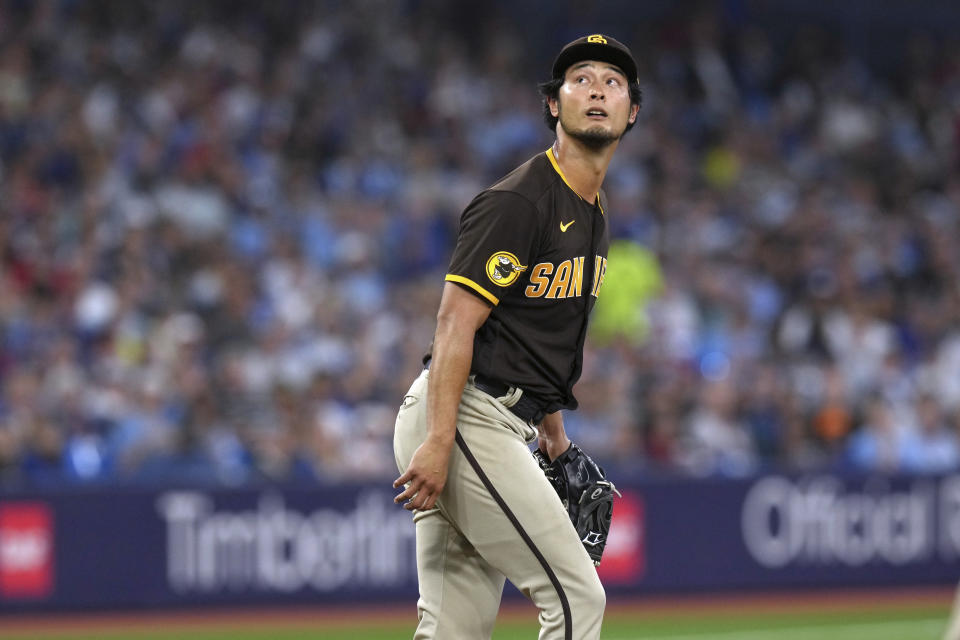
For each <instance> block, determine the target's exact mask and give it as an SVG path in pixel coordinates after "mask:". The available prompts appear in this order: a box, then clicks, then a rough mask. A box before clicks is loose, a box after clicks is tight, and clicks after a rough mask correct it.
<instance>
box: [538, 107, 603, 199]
mask: <svg viewBox="0 0 960 640" xmlns="http://www.w3.org/2000/svg"><path fill="white" fill-rule="evenodd" d="M616 150H617V143H616V142H614V143H612V144H610V145H608V146H606V147H604V148H603V149H600V150H599V151H598V150H596V149H591V148H589V147H586V146H584V145H583V144H582V143H580V142H578V141H577V140H576V139H574V138H571V137H570V136H568V135H566V133H565V132H564V131H563V129H562V128H561V127H560V126H559V125H558V126H557V139H556V140H555V141H554V143H553V156H554V158H556V160H557V165H558V166H559V167H560V170H561V171H562V172H563V175H564V177H566V179H567V183H568V184H569V185H570V187H571V188H572V189H573V190H574V191H576V192H577V194H578V195H579V196H580V197H581V198H583V199H584V200H586V201H587V202H590V203H593V202H594V201H595V199H596V197H597V193H598V192H599V191H600V187H601V185H603V178H604V177H605V176H606V175H607V167H609V166H610V161H611V160H612V159H613V152H614V151H616Z"/></svg>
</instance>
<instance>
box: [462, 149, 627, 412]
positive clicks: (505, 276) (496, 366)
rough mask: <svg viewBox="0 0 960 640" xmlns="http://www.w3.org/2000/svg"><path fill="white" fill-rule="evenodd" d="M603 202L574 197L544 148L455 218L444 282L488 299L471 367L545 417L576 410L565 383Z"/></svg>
mask: <svg viewBox="0 0 960 640" xmlns="http://www.w3.org/2000/svg"><path fill="white" fill-rule="evenodd" d="M605 204H606V197H605V195H604V194H603V192H602V191H601V192H600V193H598V194H597V197H596V199H595V201H594V202H592V203H591V202H587V201H585V200H584V199H583V198H581V197H580V196H579V195H577V193H576V192H575V191H574V190H573V188H572V187H570V185H569V183H567V180H566V178H565V177H564V175H563V173H562V172H561V171H560V167H559V166H558V165H557V162H556V159H555V158H554V156H553V152H552V150H547V151H546V152H545V153H541V154H538V155H537V156H535V157H533V158H531V159H530V160H528V161H527V162H525V163H524V164H522V165H520V166H519V167H517V168H516V169H514V170H513V171H512V172H511V173H510V174H509V175H507V176H506V177H505V178H503V179H502V180H501V181H500V182H498V183H497V184H495V185H493V186H492V187H490V188H489V189H487V190H485V191H483V192H482V193H480V194H479V195H478V196H477V197H476V198H474V199H473V201H472V202H471V203H470V204H469V205H468V206H467V208H466V209H465V210H464V212H463V215H462V216H461V218H460V232H459V235H458V238H457V246H456V248H455V249H454V253H453V258H452V259H451V262H450V270H449V273H447V276H446V279H447V280H449V281H450V282H455V283H457V284H459V285H461V286H463V287H465V288H466V289H467V290H469V291H471V292H472V293H474V294H476V295H478V296H480V297H482V298H483V299H484V300H486V301H487V302H489V303H490V304H491V305H493V309H492V310H491V312H490V316H489V317H488V318H487V321H486V322H485V323H484V324H483V326H482V327H480V329H479V330H478V331H477V334H476V336H475V338H474V343H473V365H472V369H471V370H472V371H473V372H474V373H477V374H480V375H483V376H486V377H488V378H493V379H496V380H499V381H501V382H504V383H507V384H510V385H515V386H518V387H520V388H522V389H523V390H524V393H526V394H528V395H530V396H532V397H534V398H536V399H537V400H538V401H540V403H541V404H542V406H543V408H544V410H545V411H547V412H548V413H550V412H553V411H556V410H557V409H562V408H567V409H575V408H576V407H577V401H576V399H575V398H574V397H573V392H572V388H573V385H574V383H576V381H577V380H578V379H579V378H580V372H581V369H582V365H583V342H584V338H585V337H586V332H587V318H588V316H589V314H590V311H591V309H593V305H594V303H595V301H596V298H597V295H598V294H599V291H600V287H601V285H602V284H603V276H604V272H605V271H606V263H607V249H608V247H609V244H610V243H609V236H608V231H607V224H606V220H605V217H604V216H605V214H604V206H605Z"/></svg>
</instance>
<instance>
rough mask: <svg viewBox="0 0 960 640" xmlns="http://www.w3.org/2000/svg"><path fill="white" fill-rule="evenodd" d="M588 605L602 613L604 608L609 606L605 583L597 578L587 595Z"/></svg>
mask: <svg viewBox="0 0 960 640" xmlns="http://www.w3.org/2000/svg"><path fill="white" fill-rule="evenodd" d="M587 601H588V605H589V607H590V608H591V609H593V610H594V611H598V612H600V613H601V614H602V613H603V610H604V609H606V607H607V592H606V591H605V590H604V588H603V585H602V584H601V583H600V581H599V580H597V581H596V582H595V583H594V584H593V586H592V588H591V589H590V590H589V591H588V597H587Z"/></svg>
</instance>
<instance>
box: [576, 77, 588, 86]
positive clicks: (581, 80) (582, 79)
mask: <svg viewBox="0 0 960 640" xmlns="http://www.w3.org/2000/svg"><path fill="white" fill-rule="evenodd" d="M586 81H587V77H586V76H577V82H578V83H580V84H583V83H584V82H586Z"/></svg>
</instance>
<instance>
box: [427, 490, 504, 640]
mask: <svg viewBox="0 0 960 640" xmlns="http://www.w3.org/2000/svg"><path fill="white" fill-rule="evenodd" d="M414 520H415V521H416V526H417V574H418V578H419V583H420V601H419V602H418V603H417V606H418V609H419V616H420V625H419V626H418V631H417V635H416V636H415V638H418V639H419V638H462V639H464V640H472V639H474V638H477V639H484V640H486V639H488V638H489V637H490V634H491V633H492V632H493V626H494V623H495V622H496V618H497V611H498V609H499V607H500V596H501V594H502V592H503V584H504V576H503V574H502V573H500V572H499V571H497V570H496V569H494V568H493V567H492V566H490V564H489V563H488V562H487V561H486V560H485V559H484V558H483V556H481V555H480V554H479V553H478V552H477V550H476V548H474V546H473V545H472V544H470V542H469V541H468V540H467V539H466V538H465V537H464V536H462V535H461V534H460V532H459V531H457V529H456V528H455V527H453V526H452V525H451V524H450V522H449V521H448V520H447V519H446V518H445V517H444V516H443V515H442V514H441V513H440V511H439V510H438V509H431V510H430V511H424V512H418V513H417V515H416V517H415V518H414Z"/></svg>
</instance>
